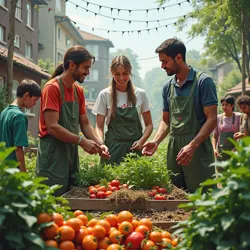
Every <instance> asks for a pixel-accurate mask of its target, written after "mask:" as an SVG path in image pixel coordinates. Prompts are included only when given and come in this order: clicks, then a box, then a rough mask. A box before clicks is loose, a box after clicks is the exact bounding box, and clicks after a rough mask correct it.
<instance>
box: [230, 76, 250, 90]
mask: <svg viewBox="0 0 250 250" xmlns="http://www.w3.org/2000/svg"><path fill="white" fill-rule="evenodd" d="M246 91H249V92H250V84H249V83H248V78H246ZM241 92H242V84H241V82H240V83H238V84H237V85H236V86H234V87H233V88H231V89H229V90H228V92H227V94H236V93H241Z"/></svg>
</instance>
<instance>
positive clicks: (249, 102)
mask: <svg viewBox="0 0 250 250" xmlns="http://www.w3.org/2000/svg"><path fill="white" fill-rule="evenodd" d="M236 103H237V105H241V104H246V105H248V106H250V97H249V96H248V95H241V96H239V97H238V98H237V99H236Z"/></svg>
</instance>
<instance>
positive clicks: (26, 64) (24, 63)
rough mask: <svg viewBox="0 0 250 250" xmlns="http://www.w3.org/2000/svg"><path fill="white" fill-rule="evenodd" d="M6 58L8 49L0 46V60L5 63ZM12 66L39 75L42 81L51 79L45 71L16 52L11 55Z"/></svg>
mask: <svg viewBox="0 0 250 250" xmlns="http://www.w3.org/2000/svg"><path fill="white" fill-rule="evenodd" d="M7 57H8V49H7V48H5V47H2V46H0V58H3V59H5V60H6V61H7ZM13 64H16V65H19V66H21V67H23V68H26V69H28V70H30V71H33V72H35V73H37V74H39V75H40V76H41V77H42V78H44V79H48V78H50V77H51V76H50V74H48V72H47V71H45V70H44V69H42V68H41V67H39V66H38V65H36V64H35V63H33V62H31V61H30V60H28V59H26V58H25V57H23V56H21V55H19V54H17V53H16V52H14V55H13Z"/></svg>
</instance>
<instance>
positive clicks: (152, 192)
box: [148, 190, 157, 197]
mask: <svg viewBox="0 0 250 250" xmlns="http://www.w3.org/2000/svg"><path fill="white" fill-rule="evenodd" d="M156 194H157V192H156V190H152V191H149V192H148V195H149V196H150V197H154V196H155V195H156Z"/></svg>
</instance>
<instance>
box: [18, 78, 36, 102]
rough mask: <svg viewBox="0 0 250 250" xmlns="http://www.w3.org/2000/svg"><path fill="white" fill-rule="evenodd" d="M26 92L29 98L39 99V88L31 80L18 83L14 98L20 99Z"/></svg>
mask: <svg viewBox="0 0 250 250" xmlns="http://www.w3.org/2000/svg"><path fill="white" fill-rule="evenodd" d="M27 92H28V93H29V96H30V97H32V96H35V97H41V88H40V86H39V84H38V83H36V82H35V81H33V80H31V79H24V80H22V81H21V82H20V83H19V85H18V86H17V90H16V97H20V98H21V97H23V95H24V94H25V93H27Z"/></svg>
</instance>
